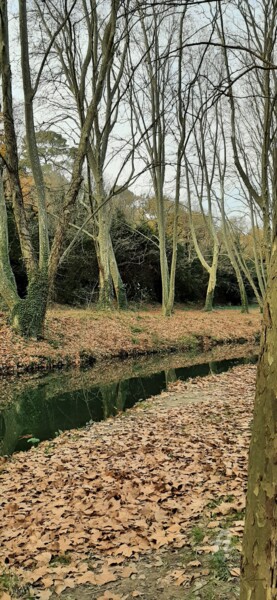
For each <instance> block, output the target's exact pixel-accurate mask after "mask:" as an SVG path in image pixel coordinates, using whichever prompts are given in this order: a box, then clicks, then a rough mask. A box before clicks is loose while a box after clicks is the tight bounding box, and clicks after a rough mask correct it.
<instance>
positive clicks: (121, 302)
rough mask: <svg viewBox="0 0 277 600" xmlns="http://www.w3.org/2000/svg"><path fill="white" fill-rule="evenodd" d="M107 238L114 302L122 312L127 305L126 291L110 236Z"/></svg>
mask: <svg viewBox="0 0 277 600" xmlns="http://www.w3.org/2000/svg"><path fill="white" fill-rule="evenodd" d="M109 238H110V245H109V263H110V272H111V277H112V282H113V287H114V292H115V296H116V301H117V308H118V309H119V310H120V309H122V310H124V309H126V308H127V305H128V302H127V295H126V289H125V285H124V283H123V281H122V278H121V275H120V273H119V269H118V265H117V260H116V257H115V253H114V249H113V244H112V240H111V236H109Z"/></svg>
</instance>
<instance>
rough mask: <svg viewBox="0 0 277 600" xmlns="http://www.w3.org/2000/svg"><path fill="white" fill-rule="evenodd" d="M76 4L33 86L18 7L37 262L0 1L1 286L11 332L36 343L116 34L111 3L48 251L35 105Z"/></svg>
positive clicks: (4, 10) (115, 10)
mask: <svg viewBox="0 0 277 600" xmlns="http://www.w3.org/2000/svg"><path fill="white" fill-rule="evenodd" d="M75 3H76V2H75V1H74V2H72V3H71V6H70V8H69V10H68V11H67V12H66V13H65V18H64V21H63V22H62V23H61V24H59V27H58V28H57V29H55V32H53V35H52V38H51V40H50V41H49V45H48V47H47V48H46V50H45V54H44V56H43V58H42V61H41V64H40V66H39V68H38V70H37V73H36V76H35V79H34V80H33V81H32V80H31V69H30V65H29V52H28V20H27V12H26V5H25V2H20V3H19V6H20V34H21V56H22V78H23V91H24V99H25V127H26V132H27V136H26V137H27V142H28V152H29V159H30V164H31V168H32V171H33V176H34V180H35V184H36V188H37V197H38V209H39V210H38V221H39V257H38V258H37V255H36V251H35V247H34V244H33V241H32V239H31V234H30V230H29V226H28V222H27V219H26V213H25V207H24V202H23V195H22V188H21V182H20V177H19V167H18V151H17V138H16V133H15V127H14V116H13V97H12V84H11V67H10V58H9V32H8V11H7V2H6V0H1V2H0V41H1V49H0V68H1V78H2V103H3V106H2V113H3V126H4V142H5V151H4V152H2V174H3V169H4V171H5V172H6V174H7V179H8V185H9V192H7V191H6V190H5V187H4V184H3V181H2V183H1V195H2V200H1V206H2V209H1V238H2V239H3V244H1V251H2V255H1V257H0V264H1V267H0V268H1V271H2V272H3V274H5V280H6V283H7V286H2V285H1V294H2V296H3V298H4V300H5V301H6V302H7V304H8V306H9V308H10V312H11V317H12V323H13V326H14V327H15V328H16V329H17V330H18V331H19V332H20V333H21V334H23V335H27V336H34V337H38V336H40V335H42V334H43V325H44V318H45V312H46V307H47V301H48V291H49V288H51V287H52V286H53V284H54V280H55V276H56V272H57V268H58V265H59V260H60V256H61V252H62V248H63V241H64V237H65V233H66V230H67V227H68V223H69V220H70V211H71V209H72V207H73V206H74V204H75V201H76V198H77V195H78V192H79V189H80V185H81V181H82V167H83V162H84V159H85V156H86V153H87V142H88V139H89V136H90V132H91V128H92V124H93V121H94V118H95V114H96V113H97V110H98V105H99V102H100V99H101V97H102V91H103V86H104V81H105V76H106V72H107V70H108V68H109V64H110V61H111V58H112V56H113V53H114V43H115V31H116V24H117V17H118V12H119V9H120V2H114V1H112V2H111V4H110V7H109V11H108V15H107V18H106V21H105V24H104V29H103V38H102V54H101V57H100V59H99V64H98V69H99V79H98V81H97V83H96V86H95V89H94V90H93V91H92V94H91V97H90V99H89V102H88V106H87V111H86V116H85V119H84V122H83V124H82V127H81V130H80V136H79V142H78V147H77V150H76V154H75V159H74V163H73V168H72V175H71V178H70V182H69V186H68V190H67V192H66V194H65V197H64V202H63V210H62V213H61V216H60V218H59V221H58V223H57V227H56V231H55V235H54V239H53V243H52V246H51V249H50V250H49V236H48V227H47V215H46V208H45V194H44V189H43V188H44V183H43V178H42V174H41V169H40V165H39V159H38V153H37V148H36V141H35V135H34V118H33V103H34V98H35V95H36V93H37V90H38V87H39V84H40V78H41V74H42V72H43V69H44V67H45V64H46V61H47V57H48V55H49V53H50V50H51V48H52V46H53V44H54V42H55V39H56V37H57V36H58V35H59V34H60V32H61V30H62V28H63V26H64V25H65V23H66V21H67V19H68V18H69V17H70V13H71V10H73V8H74V6H75ZM7 193H9V194H10V195H11V198H12V207H13V213H14V218H15V222H16V227H17V231H18V235H19V239H20V245H21V252H22V257H23V259H24V262H25V266H26V271H27V275H28V290H27V294H26V297H25V298H24V299H21V298H20V297H19V295H18V292H17V289H16V285H15V280H14V276H13V273H12V269H11V265H10V261H9V260H8V254H7V243H8V233H7V219H6V214H5V203H4V196H5V195H7ZM3 194H4V195H3Z"/></svg>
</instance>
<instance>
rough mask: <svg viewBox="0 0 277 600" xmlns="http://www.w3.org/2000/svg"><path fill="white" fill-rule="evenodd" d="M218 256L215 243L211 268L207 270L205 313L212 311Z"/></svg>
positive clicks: (217, 248)
mask: <svg viewBox="0 0 277 600" xmlns="http://www.w3.org/2000/svg"><path fill="white" fill-rule="evenodd" d="M218 255H219V244H218V243H217V242H216V243H215V245H214V255H213V262H212V266H211V267H210V269H209V283H208V287H207V293H206V301H205V307H204V310H205V311H206V312H210V311H212V310H213V301H214V291H215V286H216V275H217V264H218Z"/></svg>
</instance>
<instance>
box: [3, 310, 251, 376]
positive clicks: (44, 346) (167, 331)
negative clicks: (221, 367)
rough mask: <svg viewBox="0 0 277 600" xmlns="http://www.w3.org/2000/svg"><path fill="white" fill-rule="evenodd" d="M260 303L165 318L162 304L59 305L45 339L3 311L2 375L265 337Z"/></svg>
mask: <svg viewBox="0 0 277 600" xmlns="http://www.w3.org/2000/svg"><path fill="white" fill-rule="evenodd" d="M260 327H261V315H260V312H259V310H258V309H257V308H255V309H251V311H250V313H249V314H246V315H243V314H241V313H240V311H239V310H233V309H224V310H214V311H213V312H212V313H205V312H203V311H202V310H191V309H186V307H180V308H177V309H176V310H175V312H174V315H173V316H172V317H170V318H165V317H163V316H162V315H161V309H160V307H154V308H153V307H151V308H146V309H144V310H139V311H133V310H128V311H122V312H117V311H98V310H96V309H73V308H68V307H62V306H56V307H54V308H52V309H50V310H49V311H48V314H47V320H46V328H45V339H44V340H41V341H35V340H24V339H22V338H21V337H20V336H18V335H16V334H15V333H14V332H13V331H12V330H11V328H10V326H9V323H8V320H7V317H6V314H5V313H4V312H2V313H0V336H1V344H0V374H6V373H17V372H23V371H36V370H39V369H42V370H50V369H52V368H55V367H63V366H69V365H72V366H73V365H74V366H79V365H80V364H82V365H86V364H93V362H94V361H96V360H97V361H98V360H101V359H107V358H115V357H117V358H125V357H127V356H137V355H139V354H146V353H149V354H150V353H152V352H170V351H176V350H192V349H195V350H196V349H199V350H206V349H209V348H211V347H212V346H214V345H216V344H220V343H221V344H222V343H230V342H233V343H234V342H238V343H243V342H246V341H248V342H251V341H252V342H253V341H254V340H256V339H257V337H258V336H259V332H260Z"/></svg>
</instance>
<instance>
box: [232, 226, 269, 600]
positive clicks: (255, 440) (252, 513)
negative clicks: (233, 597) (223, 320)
mask: <svg viewBox="0 0 277 600" xmlns="http://www.w3.org/2000/svg"><path fill="white" fill-rule="evenodd" d="M276 347H277V235H276V234H275V239H274V243H273V247H272V255H271V265H270V274H269V281H268V289H267V294H266V299H265V305H264V318H263V336H262V342H261V353H260V360H259V365H258V374H257V387H256V398H255V410H254V423H253V430H252V440H251V445H250V456H249V473H248V492H247V504H246V521H245V530H244V540H243V557H242V567H241V592H240V600H273V599H276V596H277V561H276V558H277V557H276V543H277V503H276V498H277V460H276V451H277V393H276V382H277V356H276Z"/></svg>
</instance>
